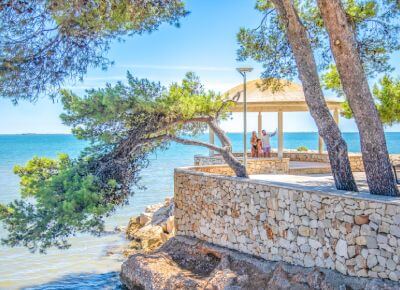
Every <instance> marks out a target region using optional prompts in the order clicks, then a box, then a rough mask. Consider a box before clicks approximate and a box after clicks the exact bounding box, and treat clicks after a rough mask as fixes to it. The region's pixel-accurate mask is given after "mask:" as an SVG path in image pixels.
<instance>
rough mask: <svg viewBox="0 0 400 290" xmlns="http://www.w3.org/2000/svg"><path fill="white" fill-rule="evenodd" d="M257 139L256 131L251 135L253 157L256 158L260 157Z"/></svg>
mask: <svg viewBox="0 0 400 290" xmlns="http://www.w3.org/2000/svg"><path fill="white" fill-rule="evenodd" d="M257 139H258V137H257V133H256V131H253V132H252V133H251V138H250V145H251V157H256V156H257V155H258V148H257Z"/></svg>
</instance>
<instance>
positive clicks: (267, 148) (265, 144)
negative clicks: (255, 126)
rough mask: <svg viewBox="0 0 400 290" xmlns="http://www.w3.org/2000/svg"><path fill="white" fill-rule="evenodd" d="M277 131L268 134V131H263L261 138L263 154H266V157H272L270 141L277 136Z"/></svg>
mask: <svg viewBox="0 0 400 290" xmlns="http://www.w3.org/2000/svg"><path fill="white" fill-rule="evenodd" d="M276 131H277V130H275V132H273V133H267V131H265V130H262V131H261V132H262V137H261V141H262V149H263V153H264V157H271V143H270V141H269V139H270V138H271V137H273V136H275V135H276Z"/></svg>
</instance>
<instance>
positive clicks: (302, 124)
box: [0, 0, 400, 134]
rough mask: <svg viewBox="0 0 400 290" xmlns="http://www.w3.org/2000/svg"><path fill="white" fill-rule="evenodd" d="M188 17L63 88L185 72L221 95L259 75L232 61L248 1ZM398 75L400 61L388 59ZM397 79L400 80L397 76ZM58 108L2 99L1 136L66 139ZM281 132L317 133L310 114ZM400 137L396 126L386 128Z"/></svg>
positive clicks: (201, 4)
mask: <svg viewBox="0 0 400 290" xmlns="http://www.w3.org/2000/svg"><path fill="white" fill-rule="evenodd" d="M185 2H186V5H187V9H188V10H189V11H190V14H189V15H188V16H187V17H185V18H184V19H182V20H181V26H180V28H177V27H174V26H170V25H167V24H163V25H162V26H161V27H160V29H159V30H157V31H155V32H153V33H152V34H145V35H141V36H133V37H129V38H125V41H124V42H117V41H116V42H113V43H112V45H111V49H110V51H109V52H108V57H109V58H110V59H111V60H113V61H114V62H115V64H114V65H113V66H112V67H111V68H109V69H108V70H107V71H101V70H100V69H89V71H88V73H87V75H86V77H85V78H84V81H83V82H78V81H77V82H75V83H69V84H66V87H68V88H70V89H71V90H73V91H74V92H76V93H78V94H84V91H85V89H89V88H99V87H103V86H104V85H105V84H106V83H107V82H109V83H114V82H116V81H124V80H125V79H126V78H125V76H126V72H127V71H128V70H129V71H130V72H131V73H132V74H133V75H135V76H137V77H141V78H148V79H151V80H154V81H160V82H161V83H162V84H164V85H169V84H170V83H172V82H179V81H180V80H181V79H182V78H183V77H184V75H185V73H186V72H188V71H193V72H195V73H196V74H197V75H198V76H199V77H200V79H201V81H202V83H203V84H204V86H205V87H206V88H208V89H212V90H215V91H219V92H221V93H223V92H225V91H226V90H228V89H229V88H231V87H234V86H236V85H237V84H239V83H241V82H242V78H241V76H240V75H239V74H238V73H237V72H236V70H235V68H236V67H238V66H243V65H250V66H252V67H254V71H253V72H251V73H250V74H249V75H248V79H249V80H251V79H256V78H258V77H259V76H260V73H261V72H262V67H261V65H260V64H257V63H254V62H252V61H249V62H246V63H240V62H238V61H236V51H237V49H238V44H237V41H236V33H237V32H238V31H239V28H240V27H247V28H252V27H257V26H258V24H259V22H260V20H261V18H262V16H261V14H260V13H259V12H258V11H256V10H255V9H254V3H253V2H252V1H248V0H201V1H200V0H187V1H185ZM391 61H392V63H393V65H394V66H395V67H396V72H400V68H399V67H400V57H399V55H397V57H395V56H393V57H392V59H391ZM398 75H400V74H398ZM61 113H62V106H61V104H60V103H59V102H58V101H57V100H56V101H55V102H53V101H51V100H50V99H48V98H47V97H45V96H44V97H42V98H41V99H40V100H39V101H37V102H36V103H35V104H32V103H29V102H26V101H21V102H20V103H19V104H18V105H16V106H15V105H12V104H11V102H10V101H9V100H6V99H0V134H20V133H69V132H70V128H68V127H67V126H65V125H63V124H62V123H61V121H60V119H59V115H60V114H61ZM242 119H243V115H242V114H240V113H237V114H234V115H233V117H232V119H231V120H229V121H225V122H224V123H223V124H222V127H223V128H224V129H225V130H226V131H228V132H240V131H242V129H243V122H242ZM256 127H257V114H256V113H249V115H248V130H249V131H250V130H255V129H256ZM263 127H264V128H265V129H267V130H268V131H273V130H274V129H275V128H276V127H277V115H276V113H263ZM283 128H284V131H285V132H308V131H314V132H315V131H317V129H316V126H315V123H314V121H313V119H312V118H311V116H310V115H309V113H284V124H283ZM340 129H341V130H342V131H343V132H355V131H357V127H356V126H355V123H354V121H353V120H346V119H343V118H341V120H340ZM385 129H386V130H387V131H400V125H395V126H393V127H389V128H385Z"/></svg>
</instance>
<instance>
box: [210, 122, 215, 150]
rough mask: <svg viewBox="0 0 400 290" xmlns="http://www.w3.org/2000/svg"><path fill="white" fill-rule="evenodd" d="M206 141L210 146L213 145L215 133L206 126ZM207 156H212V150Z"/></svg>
mask: <svg viewBox="0 0 400 290" xmlns="http://www.w3.org/2000/svg"><path fill="white" fill-rule="evenodd" d="M208 140H209V143H210V144H212V145H214V143H215V133H214V131H213V129H211V128H210V126H208ZM209 155H210V157H212V156H214V150H211V149H210V150H209Z"/></svg>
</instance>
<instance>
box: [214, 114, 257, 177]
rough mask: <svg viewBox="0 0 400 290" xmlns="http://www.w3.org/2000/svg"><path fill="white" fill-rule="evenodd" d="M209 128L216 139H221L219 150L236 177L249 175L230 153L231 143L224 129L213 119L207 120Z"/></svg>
mask: <svg viewBox="0 0 400 290" xmlns="http://www.w3.org/2000/svg"><path fill="white" fill-rule="evenodd" d="M208 125H209V126H210V128H211V129H212V130H213V131H214V133H215V134H216V135H217V137H218V139H219V140H220V141H221V144H222V146H223V150H222V151H221V152H220V153H221V155H222V157H223V158H224V160H225V162H226V163H227V164H228V165H229V167H230V168H232V170H233V171H234V172H235V174H236V176H237V177H246V178H247V177H249V176H248V174H247V170H246V167H245V166H244V165H243V164H242V163H241V162H239V160H237V159H236V157H235V156H234V155H233V154H232V143H231V141H230V140H229V138H228V137H227V136H226V134H225V132H224V130H222V128H221V127H220V126H219V125H218V122H217V121H216V120H215V119H212V120H210V121H209V122H208Z"/></svg>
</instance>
